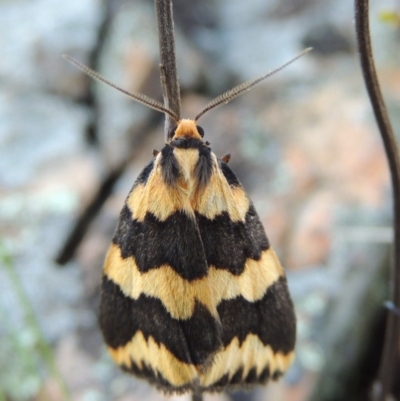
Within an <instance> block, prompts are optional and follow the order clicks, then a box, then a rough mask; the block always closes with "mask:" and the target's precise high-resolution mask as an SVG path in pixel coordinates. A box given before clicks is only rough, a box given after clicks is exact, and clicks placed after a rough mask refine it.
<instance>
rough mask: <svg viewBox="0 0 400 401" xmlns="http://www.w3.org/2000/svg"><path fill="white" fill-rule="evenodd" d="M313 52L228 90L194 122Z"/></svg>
mask: <svg viewBox="0 0 400 401" xmlns="http://www.w3.org/2000/svg"><path fill="white" fill-rule="evenodd" d="M311 50H312V48H311V47H308V48H307V49H305V50H303V51H302V52H301V53H299V54H298V55H297V56H296V57H294V58H292V59H291V60H289V61H288V62H286V63H285V64H283V65H281V66H280V67H278V68H276V69H275V70H272V71H269V72H267V73H266V74H264V75H261V76H259V77H258V78H255V79H252V80H250V81H246V82H243V83H242V84H240V85H238V86H235V87H234V88H233V89H230V90H228V91H227V92H225V93H223V94H222V95H219V96H218V97H216V98H215V99H214V100H212V101H211V102H210V103H208V104H207V105H206V107H205V108H204V109H203V110H202V111H201V112H200V113H199V114H197V116H196V118H195V119H194V121H197V120H198V119H199V118H200V117H201V116H202V115H204V114H205V113H207V111H210V110H212V109H214V108H215V107H218V106H220V105H221V104H226V103H228V102H230V101H231V100H233V99H235V97H238V96H239V95H240V94H242V93H243V92H245V91H247V90H249V89H250V88H252V87H253V86H254V85H256V84H258V83H259V82H261V81H262V80H264V79H265V78H268V77H270V76H271V75H273V74H275V73H276V72H278V71H280V70H282V69H283V68H285V67H286V66H288V65H289V64H291V63H293V62H294V61H296V60H297V59H299V58H300V57H302V56H304V55H305V54H306V53H308V52H309V51H311Z"/></svg>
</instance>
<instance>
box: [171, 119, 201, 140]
mask: <svg viewBox="0 0 400 401" xmlns="http://www.w3.org/2000/svg"><path fill="white" fill-rule="evenodd" d="M203 136H204V131H203V128H201V127H199V126H198V125H197V124H196V120H188V119H182V120H179V121H178V122H177V125H176V126H175V127H172V128H171V129H170V130H169V132H168V140H169V141H173V140H175V139H178V138H182V137H185V138H194V139H199V140H201V139H202V138H203Z"/></svg>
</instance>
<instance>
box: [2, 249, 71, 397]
mask: <svg viewBox="0 0 400 401" xmlns="http://www.w3.org/2000/svg"><path fill="white" fill-rule="evenodd" d="M0 261H1V262H2V264H3V265H4V267H5V271H6V272H7V274H8V276H9V278H10V282H11V285H12V286H13V289H14V291H15V293H16V295H17V297H18V300H19V302H20V304H21V307H22V309H23V312H24V315H25V319H26V323H27V324H28V325H29V327H31V328H32V330H34V332H35V337H36V338H37V346H38V350H39V352H40V355H41V357H42V358H43V360H44V362H45V363H46V365H47V367H48V368H49V370H50V373H51V375H52V376H53V377H54V378H55V379H56V380H57V383H58V385H59V387H60V389H61V391H62V393H63V396H64V399H65V400H67V401H70V400H71V397H70V393H69V391H68V388H67V386H66V384H65V382H64V380H63V378H62V377H61V374H60V372H59V370H58V368H57V364H56V361H55V359H54V354H53V350H52V349H51V347H50V346H49V344H48V343H47V340H46V339H45V337H44V335H43V332H42V330H41V328H40V325H39V322H38V321H37V319H36V315H35V312H34V310H33V308H32V305H31V302H30V300H29V298H28V297H27V295H26V293H25V290H24V288H23V285H22V283H21V280H20V278H19V276H18V273H17V271H16V269H15V266H14V263H13V260H12V257H11V255H10V254H9V253H8V252H7V250H6V249H5V246H4V245H3V244H2V243H0Z"/></svg>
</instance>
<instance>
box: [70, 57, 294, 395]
mask: <svg viewBox="0 0 400 401" xmlns="http://www.w3.org/2000/svg"><path fill="white" fill-rule="evenodd" d="M298 57H299V56H298ZM67 58H68V59H69V60H70V61H72V62H73V63H75V64H76V65H78V67H79V68H81V69H82V70H83V71H85V72H86V73H87V74H89V75H90V76H92V77H93V78H95V79H98V80H100V81H103V82H105V83H108V84H110V85H112V86H114V87H116V86H115V85H114V84H111V83H110V82H108V81H106V80H105V79H104V78H102V77H101V76H99V75H98V74H97V73H96V72H94V71H92V70H90V69H88V68H87V67H85V66H83V65H81V64H79V63H78V62H76V61H75V60H72V59H70V58H69V57H67ZM296 58H297V57H296ZM291 61H293V60H291ZM281 68H283V67H280V68H279V69H281ZM275 71H276V70H275ZM275 71H273V72H275ZM273 72H270V73H268V74H265V75H263V76H261V77H259V78H257V79H255V80H252V81H248V82H246V83H244V84H242V85H239V86H237V87H236V88H234V89H232V90H230V91H228V92H226V93H224V94H223V95H221V96H219V97H217V98H216V99H214V100H213V101H212V102H210V103H209V104H208V105H206V107H205V108H204V110H203V111H202V112H201V113H199V114H198V115H197V116H196V118H195V119H194V120H188V119H179V118H178V116H176V115H175V114H174V112H173V111H171V110H169V109H168V108H167V107H165V106H164V105H163V104H161V103H160V102H158V101H156V100H154V99H151V98H149V97H147V96H145V95H143V94H140V93H127V92H126V91H124V90H122V89H121V88H118V87H116V88H117V89H119V90H121V91H123V92H124V93H125V94H127V95H129V96H130V97H132V98H134V99H135V100H137V101H139V102H141V103H144V104H146V105H147V106H149V107H151V108H153V109H156V110H158V111H161V112H163V113H166V114H167V115H169V116H170V117H171V118H172V119H173V120H174V121H175V122H176V126H175V127H174V128H173V129H171V130H170V132H169V133H168V139H167V143H166V144H165V146H164V148H163V149H162V150H161V151H160V152H154V158H153V159H152V160H151V161H150V163H149V164H148V165H147V166H146V167H145V168H144V169H143V171H142V172H141V173H140V175H139V177H138V178H137V180H136V182H135V183H134V185H133V188H132V190H131V192H130V193H129V195H128V197H127V199H126V202H125V205H124V207H123V209H122V211H121V214H120V219H119V224H118V227H117V229H116V232H115V235H114V238H113V240H112V244H111V246H110V248H109V251H108V253H107V256H106V260H105V264H104V269H103V279H102V287H101V303H100V317H99V321H100V327H101V330H102V332H103V335H104V339H105V342H106V344H107V347H108V350H109V352H110V354H111V356H112V358H113V359H114V361H115V362H116V363H117V364H118V365H119V366H120V367H122V369H124V370H125V371H128V372H130V373H133V374H134V375H136V376H138V377H141V378H144V379H147V380H148V381H149V382H150V383H152V384H155V385H156V386H157V387H158V388H160V389H162V390H164V391H166V392H184V391H193V392H196V393H201V392H203V391H222V390H223V389H225V388H232V387H233V388H234V387H243V386H244V387H248V386H251V385H254V384H264V383H266V382H267V381H268V379H270V378H272V379H276V378H278V377H279V376H281V375H282V374H283V373H284V372H285V371H286V370H287V369H288V367H289V366H290V364H291V362H292V361H293V358H294V352H293V350H294V345H295V336H296V321H295V314H294V311H293V304H292V301H291V298H290V295H289V291H288V287H287V282H286V277H285V273H284V270H283V268H282V266H281V264H280V262H279V260H278V258H277V256H276V254H275V252H274V251H273V249H272V248H271V246H270V244H269V241H268V239H267V236H266V234H265V231H264V228H263V226H262V224H261V222H260V218H259V217H258V215H257V212H256V211H255V208H254V206H253V204H252V202H251V200H250V199H249V197H248V196H247V195H246V193H245V191H244V189H243V187H242V185H241V184H240V182H239V180H238V179H237V177H236V175H235V174H234V173H233V171H232V170H231V169H230V168H229V167H228V165H227V162H228V161H229V158H230V155H226V156H224V157H222V158H218V157H217V156H216V155H215V154H214V153H213V152H212V151H211V149H210V147H209V144H208V142H204V141H203V136H204V132H203V129H202V128H201V127H199V126H198V125H197V121H198V119H199V118H200V117H201V116H202V115H203V114H204V113H205V112H207V111H208V110H211V109H212V108H214V107H217V106H218V105H220V104H223V103H227V102H228V101H230V100H232V99H233V98H235V97H236V96H238V95H239V94H240V93H242V92H244V91H246V90H248V89H249V88H250V87H252V86H253V85H255V84H256V83H258V82H259V81H261V80H263V79H265V78H266V77H267V76H269V75H271V74H272V73H273Z"/></svg>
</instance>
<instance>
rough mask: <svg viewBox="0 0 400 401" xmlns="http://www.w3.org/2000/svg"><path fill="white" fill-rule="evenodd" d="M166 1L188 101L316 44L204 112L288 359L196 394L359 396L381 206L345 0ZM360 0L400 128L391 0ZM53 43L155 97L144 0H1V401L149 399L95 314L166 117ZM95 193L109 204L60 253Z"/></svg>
mask: <svg viewBox="0 0 400 401" xmlns="http://www.w3.org/2000/svg"><path fill="white" fill-rule="evenodd" d="M173 3H174V16H175V23H176V26H175V27H176V36H177V44H176V46H177V56H178V69H179V76H180V83H181V92H182V101H183V115H184V116H186V117H193V116H194V115H196V113H197V112H199V111H200V110H201V109H202V107H203V106H204V105H205V104H206V103H207V102H208V101H209V100H210V99H211V98H213V97H215V96H216V95H218V94H220V93H221V92H223V91H224V90H227V89H229V88H231V87H232V86H234V85H235V84H238V83H240V82H242V81H244V80H246V79H250V78H253V77H255V76H257V75H259V74H261V73H264V72H266V71H268V70H269V69H272V68H275V67H278V66H279V65H281V64H282V63H284V62H286V61H287V60H288V59H290V58H291V57H293V56H294V55H295V54H297V53H298V52H299V51H300V50H302V49H303V48H304V47H307V46H313V47H314V51H313V52H312V53H310V54H308V55H307V56H305V57H303V58H302V59H301V60H299V61H297V62H296V63H294V64H292V65H291V66H289V67H287V68H286V69H285V70H284V71H282V72H279V73H278V74H276V75H275V76H273V77H271V78H269V79H268V80H267V82H265V83H264V84H262V85H259V86H258V87H256V88H254V89H253V90H251V91H250V92H248V93H246V94H245V95H243V96H242V97H241V98H239V99H237V100H235V101H233V102H232V103H230V104H228V105H226V106H224V107H221V108H218V109H217V110H215V111H212V112H210V113H209V114H207V116H206V117H204V118H203V119H202V121H201V125H202V126H203V128H204V130H205V132H206V137H207V140H209V141H210V142H211V147H212V149H213V151H214V152H215V153H216V154H217V155H219V156H222V155H223V154H225V153H228V152H229V153H231V154H232V160H231V162H230V164H231V166H232V168H233V169H234V170H235V172H236V173H237V175H238V176H239V178H240V180H241V181H242V183H243V184H244V187H245V188H246V190H247V191H248V192H249V194H250V196H251V198H252V199H253V201H254V203H255V205H256V208H257V210H258V212H259V214H260V216H261V218H262V220H263V222H264V224H265V227H266V230H267V234H268V235H269V237H270V240H271V242H272V244H273V246H274V247H275V249H276V250H277V252H278V254H279V255H280V258H281V260H282V262H283V264H284V266H285V267H286V269H287V273H288V277H289V284H290V288H291V292H292V295H293V298H294V300H295V303H296V312H297V317H298V342H297V358H296V362H295V364H294V366H293V368H292V369H291V370H290V371H289V373H288V374H287V375H286V376H285V377H284V378H283V379H282V380H281V381H280V382H278V383H271V384H270V385H269V386H267V387H266V388H257V389H255V390H254V391H253V392H248V393H244V392H239V393H235V394H221V395H207V396H206V397H205V400H206V401H211V400H215V401H217V400H221V401H222V400H224V401H227V400H235V401H244V400H247V401H249V400H252V401H261V400H267V401H268V400H271V401H272V400H273V401H280V400H287V401H303V400H304V401H305V400H319V401H322V400H330V401H333V400H365V399H367V395H368V392H369V391H370V389H371V385H372V379H373V377H374V375H375V373H376V369H377V366H378V363H379V356H380V348H381V345H382V335H383V329H384V317H385V313H386V312H385V310H384V308H383V302H384V301H385V300H386V299H387V297H388V271H389V264H390V242H391V238H392V229H391V221H392V214H391V190H390V183H389V178H388V177H389V175H388V170H387V164H386V160H385V156H384V152H383V149H382V144H381V139H380V137H379V134H378V131H377V128H376V124H375V121H374V118H373V115H372V111H371V107H370V104H369V102H368V99H367V96H366V92H365V89H364V84H363V81H362V78H361V71H360V68H359V62H358V57H357V54H356V50H355V48H356V46H355V37H354V23H353V20H354V18H353V2H352V1H348V0H325V1H316V0H268V1H266V0H247V1H243V0H201V1H196V2H194V1H193V2H189V1H185V0H174V2H173ZM372 3H373V4H372V5H371V7H372V8H371V24H372V35H373V45H374V51H375V55H376V62H377V68H378V70H379V76H380V81H381V85H382V90H383V93H384V95H385V98H386V101H387V105H388V108H389V111H390V115H391V118H392V122H393V125H394V128H395V131H396V132H400V30H399V16H398V13H399V12H400V3H399V2H398V1H395V0H380V1H374V2H372ZM64 53H66V54H69V55H71V56H73V57H75V58H77V59H78V60H80V61H82V62H83V63H86V64H89V65H91V66H92V67H94V68H95V69H96V70H98V71H100V72H101V73H102V74H103V75H105V76H106V77H108V78H109V79H111V80H112V81H114V82H116V83H118V84H120V85H121V86H123V87H124V88H126V89H128V90H135V91H141V92H144V93H146V94H148V95H150V96H153V97H156V98H158V99H161V89H160V83H159V72H158V62H159V58H158V39H157V29H156V18H155V11H154V4H153V1H151V0H104V1H100V0H80V1H79V2H78V1H68V2H62V1H60V0H0V222H1V223H0V241H1V242H0V256H1V262H0V263H1V267H0V400H1V401H5V400H7V401H26V400H38V401H39V400H40V401H41V400H44V401H46V400H55V401H58V400H60V401H61V400H77V401H105V400H118V401H134V400H164V399H165V398H164V397H163V395H161V394H159V393H158V392H157V391H155V390H154V389H151V388H150V387H148V386H147V384H145V383H144V382H142V381H138V380H135V379H133V378H132V377H130V376H127V375H126V374H124V373H122V372H120V371H119V370H118V368H116V367H115V366H114V365H113V363H112V362H111V360H110V358H109V356H108V355H107V352H106V350H105V347H104V345H103V342H102V338H101V335H100V332H99V329H98V326H97V305H98V295H99V282H100V277H101V268H102V261H103V258H104V255H105V252H106V251H107V247H108V245H109V242H110V239H111V237H112V234H113V230H114V228H115V225H116V222H117V218H118V214H119V211H120V209H121V207H122V204H123V201H124V198H125V196H126V195H127V193H128V191H129V189H130V187H131V185H132V183H133V181H134V180H135V178H136V176H137V175H138V173H139V172H140V170H141V169H142V168H143V166H144V165H145V163H147V162H148V161H149V160H150V158H151V152H152V149H153V148H155V149H160V148H161V147H162V146H163V143H164V137H163V116H162V115H158V114H157V113H153V112H152V111H151V110H148V109H146V108H145V107H143V106H142V105H139V104H136V103H134V102H132V101H130V100H129V99H127V98H126V97H124V96H123V95H121V94H120V93H118V92H117V91H114V90H112V89H110V88H107V87H104V86H100V85H98V84H96V83H95V82H93V81H91V80H90V79H88V78H87V77H85V76H83V75H82V74H81V72H80V71H79V70H77V69H75V68H73V67H71V65H69V64H68V63H67V62H66V61H65V60H63V59H62V58H61V55H62V54H64ZM107 179H108V181H107ZM114 181H115V186H114V189H113V191H112V194H111V196H109V197H108V198H107V197H106V196H104V194H106V193H107V191H108V190H109V189H110V188H111V186H112V185H111V184H112V183H113V182H114ZM101 185H103V187H102V188H103V190H102V191H100V187H101ZM107 185H108V186H107ZM96 199H97V200H98V199H106V201H105V204H104V206H103V207H102V208H101V210H100V212H99V213H98V214H97V215H96V216H95V218H94V219H93V221H92V223H91V224H90V225H89V229H88V231H87V233H86V235H85V236H84V237H83V240H82V242H81V243H80V245H79V247H78V249H77V252H76V253H75V255H74V256H73V258H72V259H71V260H70V261H69V262H68V263H67V264H66V265H65V266H62V267H60V265H58V264H57V263H56V262H55V260H56V258H57V257H58V258H59V260H60V259H63V258H64V261H65V260H67V259H68V258H69V257H70V256H71V255H68V252H66V253H64V254H63V255H61V254H60V252H61V251H62V249H63V246H64V245H65V243H66V241H67V238H68V237H69V234H70V232H71V230H72V229H73V227H74V225H75V224H76V221H77V219H78V217H79V216H80V215H81V213H82V212H83V211H84V210H85V209H86V208H87V207H88V205H89V204H91V203H92V204H93V202H94V200H96ZM395 378H396V385H397V391H399V387H400V374H399V372H397V373H396V376H395ZM397 395H398V393H397ZM169 399H170V400H189V396H182V397H172V398H169Z"/></svg>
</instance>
